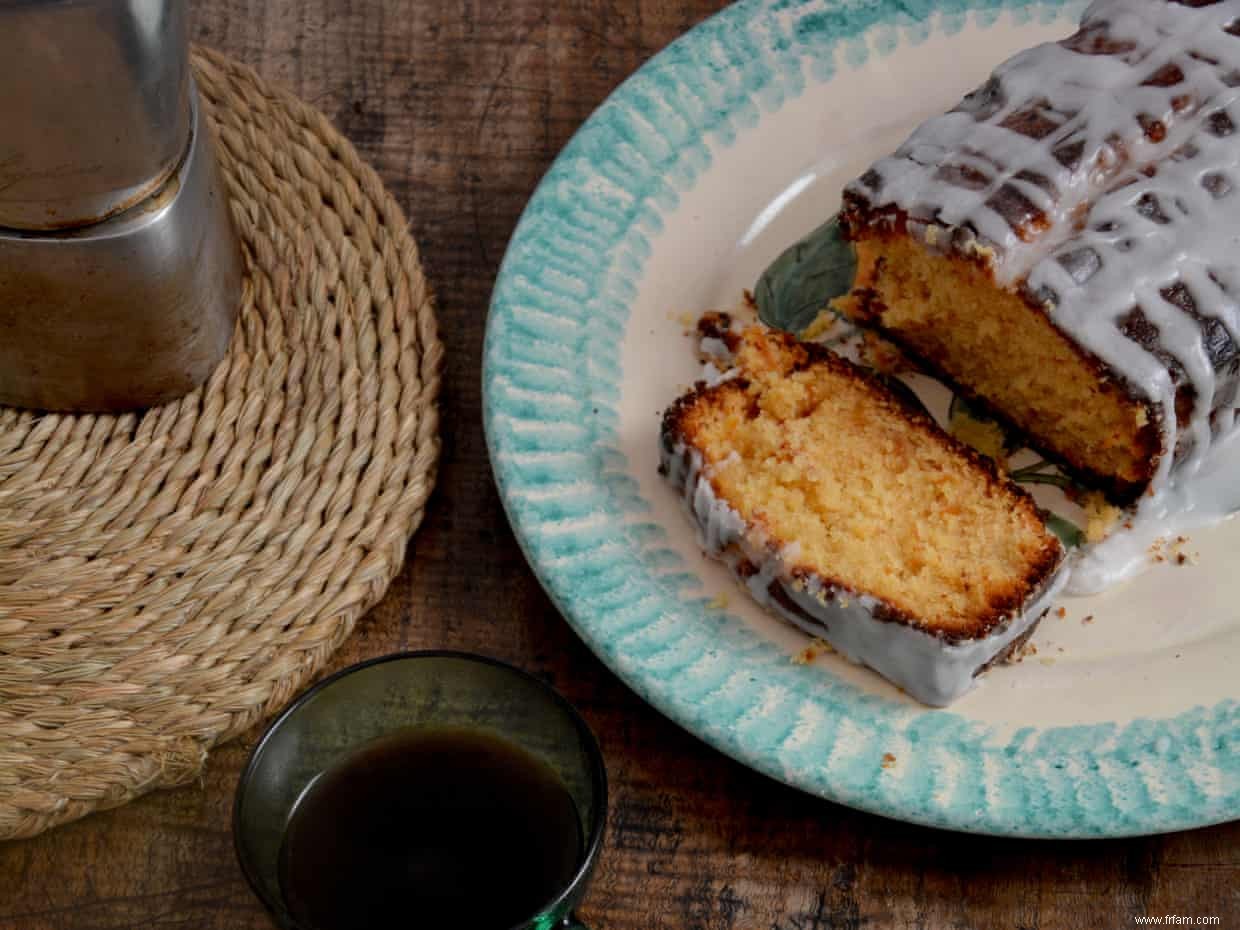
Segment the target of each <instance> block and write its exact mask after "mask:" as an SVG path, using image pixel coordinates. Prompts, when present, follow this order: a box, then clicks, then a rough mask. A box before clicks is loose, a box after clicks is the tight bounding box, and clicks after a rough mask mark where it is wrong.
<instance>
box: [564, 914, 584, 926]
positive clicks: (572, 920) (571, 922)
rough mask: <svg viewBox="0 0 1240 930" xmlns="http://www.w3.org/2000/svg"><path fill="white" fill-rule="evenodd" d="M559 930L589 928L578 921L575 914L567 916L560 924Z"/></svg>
mask: <svg viewBox="0 0 1240 930" xmlns="http://www.w3.org/2000/svg"><path fill="white" fill-rule="evenodd" d="M560 930H590V928H589V927H587V926H586V925H585V924H583V923H582V922H581V921H580V920H578V919H577V915H576V914H569V915H568V916H567V917H565V918H564V923H562V924H560Z"/></svg>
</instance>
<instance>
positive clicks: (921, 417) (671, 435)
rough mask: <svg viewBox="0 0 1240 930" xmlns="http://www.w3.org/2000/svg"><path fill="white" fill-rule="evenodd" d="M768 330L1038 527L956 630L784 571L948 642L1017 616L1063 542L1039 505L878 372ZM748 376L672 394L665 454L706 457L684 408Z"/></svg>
mask: <svg viewBox="0 0 1240 930" xmlns="http://www.w3.org/2000/svg"><path fill="white" fill-rule="evenodd" d="M723 319H724V320H725V321H726V317H723ZM712 335H715V336H717V337H718V338H723V339H725V340H727V341H728V342H729V344H730V345H734V341H735V340H736V339H737V338H738V336H737V334H736V333H734V332H731V331H729V330H728V329H727V328H726V326H720V327H719V328H717V329H716V330H715V331H714V332H713V333H712ZM768 335H769V336H771V337H773V338H778V339H780V340H781V341H783V343H784V344H785V346H787V347H788V348H790V349H793V350H794V351H795V350H800V351H802V352H804V354H805V355H804V358H803V359H802V360H801V361H799V362H797V363H796V364H795V365H794V367H793V369H792V371H793V372H797V371H804V370H806V369H808V368H811V367H814V366H818V365H821V366H824V367H827V368H829V369H830V370H831V371H832V372H833V373H834V374H837V375H840V376H841V377H844V378H848V379H849V380H851V381H853V382H854V383H856V384H858V385H860V386H861V387H863V388H864V389H865V390H867V391H869V392H870V393H871V394H872V395H874V396H875V398H876V399H877V400H878V401H879V402H882V403H887V404H889V405H890V406H891V407H893V408H894V410H895V411H896V412H897V413H899V414H900V416H901V417H902V419H903V420H904V421H905V422H906V423H907V424H908V425H909V427H910V428H911V429H914V430H918V431H920V432H922V433H923V434H925V435H926V436H927V437H929V438H930V439H932V440H933V441H935V442H937V443H939V444H940V445H941V446H943V447H944V448H946V449H948V450H950V451H951V452H953V453H955V454H956V455H957V456H959V457H960V458H961V459H963V460H964V461H965V463H966V464H967V465H968V466H970V467H972V469H973V470H974V472H975V473H977V474H978V477H979V479H980V480H982V481H983V482H984V483H985V484H986V485H987V486H988V487H990V488H993V489H995V490H997V491H998V492H999V493H1001V494H1004V495H1006V496H1007V497H1009V498H1011V500H1012V502H1013V506H1015V507H1018V508H1020V509H1023V510H1025V512H1026V514H1027V515H1028V516H1029V517H1030V518H1031V519H1032V520H1033V521H1034V522H1035V523H1036V524H1037V525H1038V526H1039V527H1041V529H1042V533H1043V540H1044V545H1043V547H1042V550H1041V552H1040V553H1039V554H1038V556H1037V558H1036V559H1035V560H1034V561H1033V562H1032V563H1031V564H1030V566H1029V569H1028V571H1027V572H1026V573H1025V575H1024V576H1023V577H1022V578H1020V579H1019V580H1017V581H1015V582H1013V583H1012V584H1011V585H1010V586H1009V587H1008V588H1007V589H1006V590H1000V591H999V592H998V595H999V596H998V597H996V598H994V599H992V600H991V603H990V604H989V605H988V609H987V610H986V611H985V612H984V613H981V614H979V615H978V616H976V617H974V618H971V622H969V623H968V624H967V625H965V626H963V627H961V628H960V629H957V630H943V629H939V628H937V627H934V626H931V625H929V624H927V623H926V622H925V621H924V620H922V619H920V618H918V617H917V615H916V614H915V613H913V612H911V611H909V610H906V609H905V608H903V607H901V606H899V605H897V604H893V603H891V602H890V601H889V600H888V599H886V598H883V597H880V596H879V595H876V594H874V593H873V592H870V591H861V590H858V589H857V588H854V587H853V586H851V585H849V584H848V583H847V582H845V581H843V580H842V579H839V578H836V577H833V576H832V575H830V574H829V573H828V572H826V571H819V572H806V571H804V570H799V571H793V572H792V573H791V574H792V577H793V578H794V579H795V580H797V581H800V582H802V583H808V582H810V581H812V582H814V583H815V584H816V585H818V586H821V588H822V590H823V592H824V593H825V594H826V596H827V597H828V599H830V598H831V597H833V596H835V595H836V594H837V593H838V594H842V595H844V596H845V597H857V596H859V595H862V594H864V595H866V596H869V597H873V598H875V599H876V600H877V601H878V602H879V606H878V607H877V608H876V609H875V610H874V612H873V614H874V617H875V618H876V619H879V620H883V621H887V622H893V623H901V624H904V625H906V626H910V627H914V628H916V629H918V630H921V631H922V632H925V633H928V634H930V635H932V636H935V637H936V638H938V639H941V640H943V641H944V642H947V643H956V642H963V641H965V640H970V639H980V638H982V637H984V636H987V635H990V634H991V633H993V632H995V631H996V630H997V628H999V627H1000V626H1001V625H1003V624H1004V623H1005V622H1006V621H1008V620H1010V619H1011V618H1012V617H1014V616H1016V615H1018V614H1019V613H1020V610H1021V608H1022V607H1023V606H1024V605H1025V604H1026V603H1028V602H1029V601H1030V600H1031V599H1033V598H1034V597H1036V596H1037V595H1038V594H1040V593H1041V592H1042V591H1043V590H1044V589H1045V587H1046V585H1047V584H1048V583H1049V581H1050V579H1051V578H1052V577H1053V575H1054V573H1055V570H1056V569H1057V568H1058V567H1059V565H1060V563H1061V562H1062V561H1063V558H1064V549H1063V546H1062V545H1061V544H1060V542H1059V540H1058V538H1057V537H1056V536H1054V534H1052V533H1051V532H1050V531H1049V530H1048V529H1047V528H1046V522H1045V520H1044V519H1043V517H1042V515H1041V513H1040V512H1039V511H1038V508H1037V505H1036V504H1035V503H1034V501H1033V498H1032V497H1031V496H1030V495H1029V494H1028V493H1027V492H1026V491H1025V490H1024V489H1023V488H1021V487H1020V486H1019V485H1017V484H1015V483H1014V482H1013V481H1011V480H1010V479H1009V478H1007V476H1005V475H1003V474H1002V473H1001V472H1000V471H999V469H998V467H997V466H996V465H995V463H994V462H993V461H992V460H991V459H989V458H987V457H986V456H984V455H982V454H981V453H980V452H978V451H976V450H975V449H973V448H972V447H970V446H968V445H966V444H964V443H963V442H961V441H959V440H958V439H956V438H955V437H954V436H951V435H950V434H948V433H947V432H945V431H944V430H943V429H942V428H941V427H940V426H939V425H938V424H937V423H935V422H934V420H933V419H932V418H931V417H930V416H929V415H928V414H927V413H926V412H925V411H924V410H922V409H920V408H919V407H917V406H916V405H915V404H913V403H912V402H911V401H909V400H908V399H906V398H904V397H902V396H901V395H900V394H898V393H896V392H894V391H892V390H891V389H890V388H889V387H888V386H887V385H886V384H884V383H883V381H882V379H881V378H879V377H878V376H876V375H874V374H873V373H871V372H868V371H866V370H865V369H863V368H861V367H859V366H857V365H854V364H853V363H852V362H849V361H847V360H846V359H843V358H841V357H839V356H838V355H836V354H835V353H833V352H832V351H831V350H830V349H828V348H826V347H825V346H822V345H818V344H816V343H803V342H799V341H798V340H797V339H796V338H795V337H793V336H792V335H790V334H788V333H785V332H780V331H776V330H771V331H769V334H768ZM751 383H752V382H751V381H750V380H749V379H747V378H745V377H744V376H743V375H738V376H736V377H734V378H731V379H729V380H727V381H723V382H721V383H720V384H716V385H707V384H706V383H705V382H701V381H699V382H697V383H696V384H695V385H694V386H693V387H692V388H691V389H690V390H689V391H688V392H687V393H685V394H683V395H681V396H680V397H678V398H677V399H676V400H675V401H674V402H673V403H672V404H671V406H669V407H668V408H667V410H666V411H665V412H664V414H663V425H662V429H661V431H660V441H661V444H662V449H663V452H664V455H665V456H670V455H672V454H675V451H676V447H677V445H678V444H683V445H684V446H686V447H687V448H689V449H693V450H695V451H697V452H698V454H699V455H701V456H702V457H703V460H704V461H705V460H706V456H705V453H704V451H703V450H702V448H701V446H700V444H698V443H697V442H695V441H694V437H693V436H692V435H691V433H690V431H689V430H688V429H687V428H686V421H687V419H688V417H689V414H690V413H691V411H692V410H693V409H694V408H695V407H696V406H697V405H698V404H702V403H710V402H711V401H712V400H714V399H716V398H718V397H721V396H723V393H724V392H728V391H731V392H737V393H740V394H741V395H746V394H747V393H748V391H749V388H750V386H751ZM750 409H751V411H752V414H751V415H752V416H754V417H756V416H757V415H758V407H757V403H756V401H751V405H750ZM660 472H661V473H663V474H664V475H666V473H667V472H666V469H665V468H664V467H663V466H660ZM701 477H702V478H703V479H705V480H706V481H709V482H710V485H711V488H712V490H713V491H714V493H715V495H716V496H717V497H718V498H719V499H721V500H724V501H726V500H727V497H726V495H724V494H723V493H722V492H721V491H720V489H719V487H718V485H716V484H715V482H714V480H713V479H712V478H711V477H710V475H709V473H708V472H706V471H704V472H703V474H702V476H701ZM767 548H768V550H769V551H770V552H771V554H772V556H774V555H775V554H776V553H777V552H778V550H779V548H780V545H779V544H778V543H777V542H774V541H771V542H768V543H767ZM772 593H774V592H772ZM781 603H783V601H781ZM798 609H799V608H798Z"/></svg>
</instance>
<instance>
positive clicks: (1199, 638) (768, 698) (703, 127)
mask: <svg viewBox="0 0 1240 930" xmlns="http://www.w3.org/2000/svg"><path fill="white" fill-rule="evenodd" d="M1080 9H1081V8H1080V5H1079V4H1059V3H1050V4H1046V3H1021V2H987V0H954V2H952V0H948V2H941V0H940V2H935V3H934V4H931V3H930V2H929V0H840V2H821V0H819V2H812V0H758V2H744V3H740V4H737V5H736V6H733V7H731V8H729V9H728V10H726V11H724V12H723V13H722V14H720V15H719V16H716V17H715V18H714V19H711V20H709V21H707V22H706V23H704V24H702V25H701V26H699V27H698V28H696V29H694V30H693V31H692V32H690V33H689V34H687V35H686V36H684V37H683V38H682V39H680V40H679V41H677V42H676V43H674V44H673V45H671V46H670V47H669V48H668V49H667V50H666V51H664V52H663V53H662V54H660V55H659V56H657V57H656V58H654V59H653V60H652V61H651V62H650V63H649V64H647V65H646V66H645V67H644V68H642V69H641V71H639V72H638V73H637V74H635V75H634V76H633V77H632V78H631V79H630V80H629V81H628V82H626V83H625V84H624V85H623V86H622V87H621V88H620V89H619V90H618V91H617V92H616V93H615V94H614V95H613V96H612V97H611V98H610V99H609V100H608V101H607V102H606V103H605V104H603V106H602V107H600V108H599V110H598V111H597V112H596V113H595V114H594V115H593V116H592V117H591V118H590V120H589V121H588V122H587V123H586V124H585V125H584V126H583V127H582V129H581V131H580V132H579V133H578V134H577V135H576V137H575V138H574V139H573V140H572V142H570V143H569V145H568V146H567V147H566V148H565V150H564V152H563V153H562V154H561V156H560V158H559V159H558V160H557V161H556V163H555V165H554V166H553V167H552V168H551V170H550V171H549V172H548V174H547V177H546V178H545V180H544V181H543V183H542V185H541V186H540V187H539V189H538V191H537V192H536V193H535V195H534V197H533V198H532V200H531V201H530V204H529V206H528V208H527V209H526V212H525V214H524V216H523V217H522V220H521V223H520V225H519V226H518V228H517V231H516V233H515V234H514V237H513V240H512V243H511V245H510V247H509V251H508V254H507V256H506V258H505V260H504V264H503V267H502V270H501V272H500V275H499V280H498V282H497V285H496V290H495V295H494V298H493V302H492V306H491V313H490V318H489V322H488V330H487V340H486V349H485V360H484V387H485V398H484V405H485V417H486V428H487V436H488V440H489V443H490V451H491V458H492V462H493V464H494V468H495V473H496V477H497V480H498V483H499V488H500V492H501V495H502V497H503V500H504V503H505V506H506V507H507V510H508V515H509V517H510V519H511V521H512V524H513V527H514V528H515V531H516V534H517V538H518V539H519V540H520V543H521V545H522V546H523V548H524V550H525V553H526V556H527V557H528V558H529V561H530V564H531V565H532V566H533V568H534V571H535V572H536V573H537V574H538V577H539V578H540V579H541V581H542V583H543V584H544V586H545V587H546V589H547V591H548V592H549V593H550V595H551V597H552V598H553V599H554V601H555V602H556V604H557V605H558V607H559V608H560V609H561V610H562V611H563V613H564V615H565V616H566V617H567V618H568V620H569V622H570V623H572V625H573V626H574V628H575V629H576V630H577V632H578V633H579V634H580V635H581V636H582V637H583V638H584V639H585V641H586V642H587V643H588V644H589V645H590V646H591V647H592V648H593V649H594V651H595V652H596V653H597V654H598V655H599V656H600V657H601V658H602V659H603V661H604V662H606V663H607V664H608V665H609V666H610V667H611V668H612V669H614V670H615V672H616V673H617V674H618V675H620V676H621V677H622V678H623V679H624V680H625V681H626V682H628V684H629V685H631V686H632V687H633V688H634V689H635V690H636V691H637V692H638V693H639V694H641V695H642V697H643V698H645V699H646V700H648V701H649V702H650V703H651V704H653V705H654V706H655V707H657V708H658V709H660V710H661V711H662V712H664V713H665V714H667V715H668V716H669V717H671V718H672V719H674V720H676V721H677V722H678V723H679V724H681V725H682V726H684V727H685V728H687V729H688V730H690V731H692V732H693V733H695V734H697V735H698V736H700V737H701V738H703V739H705V740H706V741H708V742H709V743H711V744H712V745H714V746H716V747H717V748H718V749H720V750H722V751H723V752H725V753H727V754H729V755H731V756H733V757H735V758H736V759H739V760H741V761H742V762H744V763H746V764H747V765H750V766H752V767H754V768H755V769H758V770H760V771H762V772H765V773H767V774H768V775H771V776H773V777H775V778H778V779H780V780H782V781H784V782H787V783H788V784H791V785H795V786H797V787H799V788H802V789H804V790H806V791H808V792H811V793H813V794H816V795H820V796H822V797H825V798H830V799H832V800H835V801H838V802H841V803H844V804H848V805H851V806H854V807H858V808H862V809H864V810H868V811H873V812H877V813H880V814H884V815H887V816H890V817H897V818H901V819H904V820H910V821H915V822H918V823H924V824H931V825H935V826H943V827H951V828H955V829H960V830H971V831H978V832H985V833H996V834H1007V835H1017V836H1065V837H1068V836H1074V837H1093V836H1121V835H1129V834H1140V833H1151V832H1157V831H1166V830H1176V829H1181V828H1185V827H1192V826H1197V825H1202V824H1207V823H1212V822H1216V821H1220V820H1225V819H1229V818H1232V817H1236V816H1240V704H1238V703H1237V698H1240V673H1237V666H1238V665H1240V573H1237V572H1235V571H1234V570H1230V563H1232V562H1234V561H1235V560H1236V557H1237V556H1238V555H1240V521H1237V520H1233V521H1231V522H1229V523H1224V524H1223V525H1221V526H1219V527H1216V528H1214V529H1212V530H1208V531H1202V532H1199V533H1196V534H1194V536H1193V538H1192V540H1191V543H1190V545H1189V547H1188V549H1189V550H1190V554H1192V555H1194V556H1195V558H1193V559H1191V560H1190V562H1189V564H1186V565H1176V564H1173V561H1174V560H1172V561H1169V562H1167V563H1163V564H1160V565H1156V566H1155V567H1154V568H1152V569H1151V570H1150V571H1149V572H1147V573H1146V574H1144V575H1142V576H1140V577H1139V578H1137V579H1135V580H1133V581H1131V582H1128V583H1126V584H1125V585H1123V586H1122V587H1119V588H1117V589H1114V590H1112V591H1109V592H1108V593H1106V594H1103V595H1098V596H1094V597H1090V598H1075V599H1067V600H1065V601H1064V602H1063V607H1064V608H1065V616H1063V617H1060V616H1058V615H1057V614H1053V615H1051V616H1048V617H1047V619H1046V620H1045V621H1043V623H1042V625H1041V626H1040V627H1039V629H1038V632H1037V634H1036V636H1035V638H1034V640H1033V642H1034V644H1035V645H1036V648H1037V654H1036V655H1031V656H1029V657H1027V658H1026V659H1025V660H1024V661H1023V662H1022V663H1020V664H1018V665H1013V666H1006V667H1001V668H998V669H996V670H994V671H993V672H991V673H990V674H989V675H988V676H986V678H985V679H984V680H983V681H982V683H981V684H980V686H979V687H977V688H976V689H975V690H974V691H973V692H971V693H970V694H968V695H967V696H965V697H964V698H962V699H961V700H959V701H958V702H957V703H955V704H954V705H952V706H951V707H950V708H948V709H946V710H931V709H928V708H926V707H923V706H921V705H919V704H916V703H914V702H912V701H910V700H909V699H907V698H905V697H904V696H903V695H901V694H900V693H899V692H898V691H896V690H895V689H894V688H893V687H891V686H890V685H888V684H887V683H885V682H884V681H883V680H881V679H880V678H878V677H877V676H876V675H874V674H873V673H871V672H869V671H867V670H865V669H863V668H858V667H855V666H852V665H850V664H848V663H847V662H845V661H843V660H842V659H840V658H839V657H837V656H833V655H826V656H822V657H820V658H818V659H816V660H815V661H814V662H813V663H812V664H810V665H800V664H797V663H796V662H794V661H793V657H794V656H796V655H797V654H798V653H800V652H801V651H802V650H803V649H804V647H805V645H806V642H807V640H806V639H805V637H804V636H802V635H801V634H800V633H798V632H795V631H793V630H792V629H791V628H789V627H787V626H785V625H784V624H783V623H781V622H779V621H778V620H775V619H773V618H771V617H769V616H767V615H766V614H764V613H763V612H762V611H761V610H760V609H758V608H757V607H756V606H754V605H753V604H751V603H750V602H749V601H748V600H746V599H745V598H744V597H743V596H742V595H741V594H740V593H739V592H738V591H737V589H736V588H735V587H734V585H733V583H732V582H731V580H730V579H729V578H728V576H727V573H726V571H725V570H724V569H723V568H722V567H721V566H719V565H717V564H715V563H712V562H709V561H707V560H706V559H705V558H704V557H703V555H702V554H701V552H700V550H699V549H698V547H697V545H696V544H695V542H694V536H693V533H692V531H691V529H690V527H689V525H688V523H687V521H686V519H685V517H684V515H683V514H682V513H681V511H680V509H679V502H678V500H677V498H676V496H675V495H674V494H673V493H672V491H671V490H670V489H669V488H668V487H666V486H664V485H663V484H662V479H660V477H659V476H658V474H657V473H656V470H655V469H656V464H657V460H658V454H657V445H656V440H657V431H658V425H659V419H658V416H659V412H660V411H661V410H662V409H663V408H664V407H665V406H666V405H667V404H668V403H669V402H670V401H671V400H672V399H673V398H674V397H675V396H676V395H677V394H678V393H679V392H680V391H681V390H682V389H683V388H684V387H685V386H686V385H687V384H688V383H690V382H691V381H693V380H694V379H695V378H696V377H697V375H698V372H699V366H698V363H697V362H696V360H695V358H694V353H693V351H692V349H693V347H692V344H691V342H690V340H689V339H688V338H687V337H686V335H685V330H686V327H687V324H688V321H689V320H690V319H691V318H692V316H693V315H694V314H696V313H698V312H700V311H701V310H704V309H708V308H727V307H732V306H734V305H736V304H737V303H738V300H739V298H740V295H741V292H742V290H743V289H744V288H746V287H752V286H753V284H754V282H755V280H756V278H757V276H758V275H759V273H760V272H761V271H762V269H763V268H765V267H766V265H767V264H768V263H769V262H770V261H771V260H772V259H773V258H774V257H775V256H777V255H778V254H779V253H780V252H781V251H782V250H783V249H784V248H785V247H786V246H787V245H788V244H790V243H791V242H793V241H794V240H796V239H797V238H798V237H800V236H801V235H803V234H805V233H806V232H808V231H809V230H811V229H813V228H814V227H816V226H817V225H819V224H820V223H821V222H822V221H823V220H824V219H825V218H826V217H828V216H830V215H831V214H832V213H833V212H834V211H835V210H836V208H837V206H838V203H839V200H838V198H839V190H840V188H841V186H842V185H843V184H844V183H845V182H846V181H847V180H849V179H850V178H852V177H853V176H854V175H855V174H857V173H859V171H860V170H862V169H863V168H864V167H865V166H866V165H867V164H868V163H869V162H870V161H871V160H872V159H873V158H874V157H876V156H877V155H880V154H882V153H884V152H886V151H888V150H890V149H892V148H893V147H894V146H895V145H896V144H898V143H899V142H900V141H901V140H902V139H903V138H904V137H905V136H906V135H907V134H908V132H909V131H910V130H911V129H912V128H913V127H914V126H915V125H917V124H918V123H919V122H920V121H921V120H923V119H925V118H926V117H928V116H930V115H932V114H934V113H938V112H940V111H942V110H944V109H947V108H948V107H950V106H952V105H953V104H954V103H955V102H956V101H957V100H958V99H959V98H960V97H961V95H962V94H964V93H965V92H967V91H968V90H970V89H971V88H972V87H974V86H975V85H977V84H978V83H980V82H981V81H982V80H983V79H984V78H985V77H986V75H987V74H988V73H989V71H990V69H991V68H992V67H993V66H994V65H995V64H997V63H998V62H999V61H1001V60H1002V59H1004V58H1006V57H1008V56H1009V55H1010V54H1012V53H1013V52H1015V51H1016V50H1018V49H1020V48H1024V47H1026V46H1028V45H1032V44H1034V43H1036V42H1040V41H1044V40H1049V39H1055V38H1059V37H1061V36H1063V35H1066V34H1067V33H1068V32H1070V31H1071V30H1072V27H1073V24H1074V23H1075V21H1076V19H1077V18H1078V16H1079V14H1080ZM1087 618H1088V620H1089V622H1085V621H1086V620H1087Z"/></svg>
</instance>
